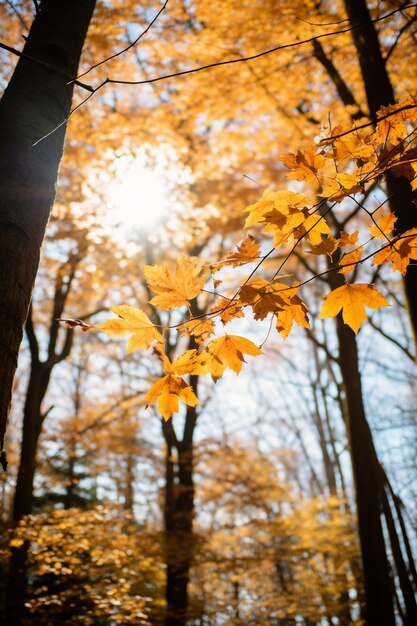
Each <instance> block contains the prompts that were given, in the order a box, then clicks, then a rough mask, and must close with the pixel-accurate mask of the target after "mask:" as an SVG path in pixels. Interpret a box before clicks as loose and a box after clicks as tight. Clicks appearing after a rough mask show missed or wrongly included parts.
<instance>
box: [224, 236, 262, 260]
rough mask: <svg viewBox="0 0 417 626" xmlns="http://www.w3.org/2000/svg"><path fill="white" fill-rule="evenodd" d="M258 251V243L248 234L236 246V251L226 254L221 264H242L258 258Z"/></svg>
mask: <svg viewBox="0 0 417 626" xmlns="http://www.w3.org/2000/svg"><path fill="white" fill-rule="evenodd" d="M259 253H260V245H259V243H256V241H255V238H254V237H252V235H248V236H247V237H246V239H244V240H243V241H242V243H241V244H240V245H239V246H237V251H236V252H231V253H230V254H228V255H227V256H226V260H225V261H224V262H223V265H232V266H233V267H237V266H239V265H244V264H245V263H250V262H251V261H254V260H255V259H258V258H259Z"/></svg>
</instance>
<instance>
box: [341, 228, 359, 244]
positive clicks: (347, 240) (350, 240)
mask: <svg viewBox="0 0 417 626" xmlns="http://www.w3.org/2000/svg"><path fill="white" fill-rule="evenodd" d="M358 240H359V231H358V230H355V232H354V233H346V232H345V231H344V230H342V231H341V233H340V239H339V247H340V248H345V247H347V246H356V244H357V243H358Z"/></svg>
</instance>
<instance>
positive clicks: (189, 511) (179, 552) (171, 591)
mask: <svg viewBox="0 0 417 626" xmlns="http://www.w3.org/2000/svg"><path fill="white" fill-rule="evenodd" d="M192 378H196V377H192ZM195 423H196V411H195V408H194V407H187V416H186V427H185V435H184V438H183V440H182V441H175V443H174V442H173V439H172V431H171V429H170V428H166V427H165V428H164V432H165V439H166V441H167V451H166V455H167V456H166V495H165V537H166V565H167V579H166V602H167V614H166V620H165V624H166V626H185V624H186V623H187V619H188V618H189V603H188V586H189V578H190V568H191V564H192V560H193V554H194V535H193V518H194V477H193V470H194V467H193V440H192V433H193V431H194V427H195ZM187 427H188V428H187ZM187 433H188V434H187ZM173 447H175V448H176V451H177V455H178V456H177V459H176V460H174V457H173Z"/></svg>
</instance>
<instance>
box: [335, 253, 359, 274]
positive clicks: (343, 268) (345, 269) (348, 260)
mask: <svg viewBox="0 0 417 626" xmlns="http://www.w3.org/2000/svg"><path fill="white" fill-rule="evenodd" d="M362 253H363V247H362V246H359V248H356V250H352V252H348V253H347V254H344V255H343V257H342V259H341V261H340V263H339V266H340V270H339V274H344V275H345V276H346V274H349V272H351V271H352V270H354V269H355V267H356V264H357V263H359V261H360V260H361V258H362Z"/></svg>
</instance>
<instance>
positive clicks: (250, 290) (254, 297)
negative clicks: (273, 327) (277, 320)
mask: <svg viewBox="0 0 417 626" xmlns="http://www.w3.org/2000/svg"><path fill="white" fill-rule="evenodd" d="M297 289H298V287H289V286H288V285H286V284H285V283H280V282H276V283H270V282H269V281H267V280H265V279H264V278H261V277H260V276H256V277H255V278H252V279H251V280H249V281H248V282H247V283H246V285H244V286H243V287H242V288H241V289H240V292H239V298H240V301H241V303H242V304H244V305H249V306H250V307H252V311H253V314H254V317H255V319H256V320H258V319H261V320H263V319H265V317H266V316H267V315H268V314H269V313H277V311H279V310H281V309H283V308H285V307H286V306H289V304H290V298H291V296H293V295H294V294H295V293H296V291H297Z"/></svg>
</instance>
